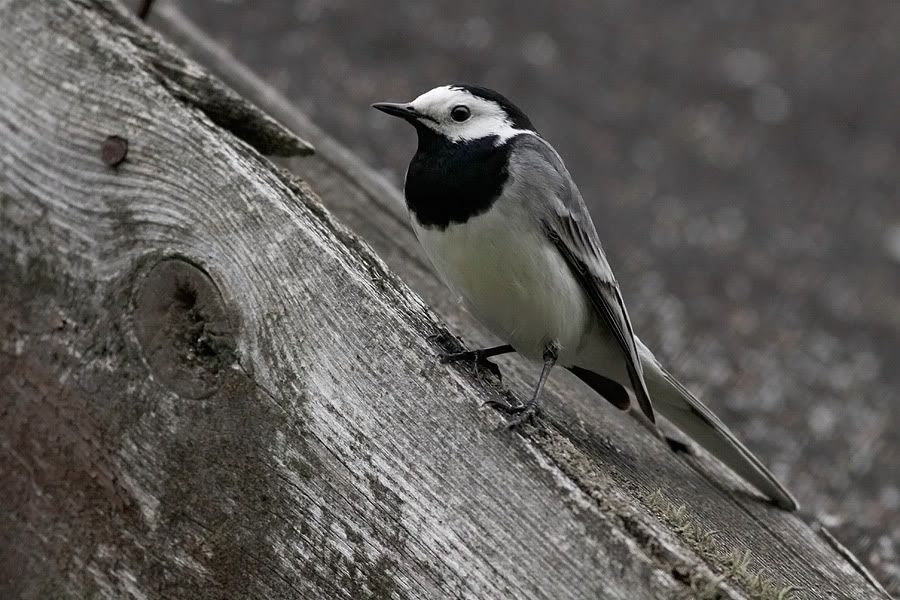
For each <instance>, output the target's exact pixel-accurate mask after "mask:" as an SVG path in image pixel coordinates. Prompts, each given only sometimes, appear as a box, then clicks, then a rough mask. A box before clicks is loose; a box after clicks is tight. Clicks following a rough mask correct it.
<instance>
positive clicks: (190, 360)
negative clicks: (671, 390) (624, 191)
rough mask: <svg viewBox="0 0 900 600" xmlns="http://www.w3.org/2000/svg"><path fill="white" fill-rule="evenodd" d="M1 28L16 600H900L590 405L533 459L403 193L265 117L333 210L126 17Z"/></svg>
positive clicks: (560, 414) (564, 412)
mask: <svg viewBox="0 0 900 600" xmlns="http://www.w3.org/2000/svg"><path fill="white" fill-rule="evenodd" d="M170 11H171V7H165V6H160V7H157V9H155V11H154V14H156V15H157V16H158V17H160V18H173V19H175V20H176V21H177V20H178V19H177V18H175V17H174V16H173V13H172V12H170ZM165 15H168V17H165ZM0 22H2V23H4V27H3V28H0V161H2V162H0V290H2V294H0V330H2V331H3V337H2V338H0V415H2V419H0V506H3V507H4V510H3V512H2V513H0V539H2V540H3V543H2V544H0V596H2V597H41V598H55V597H79V598H80V597H91V596H95V597H110V598H120V597H137V598H157V597H159V598H171V597H185V596H191V597H201V598H205V597H229V598H237V597H260V598H287V597H304V598H306V597H308V598H322V597H325V598H445V597H462V598H507V597H510V598H512V597H514V598H594V597H600V598H671V597H678V596H690V595H696V596H700V597H724V598H744V597H767V598H768V597H771V598H774V597H778V594H779V593H785V594H786V593H788V592H790V593H792V594H793V595H794V596H795V597H811V598H812V597H815V598H823V597H834V598H838V597H853V598H870V597H872V598H877V597H884V594H883V593H882V592H881V591H879V589H878V587H877V585H876V584H874V583H873V582H872V581H870V580H869V579H868V578H867V577H866V576H865V575H866V574H865V572H864V571H862V570H860V568H858V566H855V565H854V562H853V561H852V560H850V558H849V557H847V556H842V555H841V554H840V553H838V552H837V551H836V546H835V545H834V544H833V543H830V542H829V541H828V540H827V538H826V537H824V536H823V534H821V532H820V530H819V529H818V528H817V526H816V525H815V524H813V525H809V524H807V523H805V522H804V521H803V520H801V519H799V518H798V517H797V516H794V515H787V514H784V513H781V512H779V511H777V510H775V509H773V508H771V507H769V506H767V505H765V504H764V503H762V502H760V500H759V499H758V498H756V497H754V496H753V495H752V494H751V493H750V492H749V491H748V490H746V488H742V487H741V484H740V483H739V482H737V481H735V480H734V479H730V478H729V476H728V474H727V472H725V471H724V470H722V469H720V468H719V467H717V465H716V464H715V463H714V462H712V461H711V460H708V459H707V458H705V457H703V456H700V457H699V458H698V459H696V460H694V459H683V458H679V457H677V456H675V455H673V454H671V453H670V452H668V450H667V449H666V447H665V445H664V444H662V443H660V442H658V441H657V440H655V439H654V438H652V437H651V436H649V435H647V434H646V432H644V431H643V430H642V429H641V428H639V427H636V426H635V425H634V424H633V423H631V422H630V421H629V420H627V419H623V418H622V417H621V415H618V414H616V413H615V412H612V411H608V410H605V409H603V408H601V405H600V404H599V403H598V402H597V401H596V399H595V398H592V397H591V396H590V395H588V394H587V393H585V392H584V390H577V391H572V390H573V389H574V388H572V387H570V384H571V382H564V384H563V385H560V386H558V388H557V389H558V391H559V392H560V394H557V395H556V396H555V397H554V398H553V399H552V400H551V414H550V418H549V420H548V423H547V425H546V426H545V427H543V428H540V429H527V430H526V431H525V432H524V434H522V435H520V434H510V433H508V432H505V431H503V430H502V428H501V427H500V425H501V424H502V419H501V418H500V416H499V415H498V414H497V413H495V412H494V411H492V410H490V409H487V408H483V407H482V406H481V404H482V402H483V401H484V400H486V399H491V398H500V397H503V395H504V394H505V391H504V390H503V388H502V387H501V386H500V385H499V383H498V382H497V381H495V380H492V379H487V380H484V381H479V380H477V379H475V378H473V377H472V376H471V375H470V374H469V373H468V372H466V371H465V370H464V369H463V368H461V367H460V368H457V367H448V366H445V365H441V364H440V363H439V362H438V361H437V360H436V359H435V354H436V352H438V351H439V350H440V349H441V348H442V347H445V346H446V345H447V344H449V343H450V342H449V341H448V340H449V338H448V337H447V330H446V328H445V327H444V326H443V324H442V323H441V321H439V320H438V319H437V318H436V317H435V316H434V314H433V313H432V312H431V310H430V309H429V308H428V307H427V306H426V305H425V304H424V303H423V302H422V301H421V300H420V298H419V296H417V295H416V294H414V293H413V292H411V291H410V290H409V289H408V288H407V287H406V285H405V283H404V280H406V281H411V282H413V283H415V284H416V286H417V288H419V289H422V290H425V291H426V292H428V291H429V290H431V292H429V293H430V294H431V295H432V297H435V298H438V299H442V298H445V297H446V295H445V294H444V295H443V296H442V295H441V293H440V292H439V291H438V290H439V288H438V286H437V285H436V283H435V281H434V279H433V277H431V275H430V271H429V270H428V269H427V267H426V266H425V265H424V263H423V262H422V261H421V259H420V258H418V254H417V252H416V250H415V246H414V245H413V243H412V239H411V237H410V234H409V232H408V231H407V230H406V228H405V227H404V226H403V225H402V222H403V221H402V220H401V211H400V207H399V206H395V204H394V203H396V202H397V194H396V190H391V189H390V188H389V187H387V186H385V185H384V184H383V182H381V181H379V180H378V179H377V178H376V177H373V176H372V175H371V173H369V172H368V171H367V170H366V169H365V167H363V166H362V165H360V164H359V163H358V161H356V160H355V159H354V158H353V157H352V155H350V154H349V153H347V152H346V151H345V150H343V149H341V148H340V147H339V146H337V145H336V144H334V143H333V142H331V141H330V140H328V139H327V136H324V134H322V135H321V136H319V137H316V136H317V135H319V133H316V131H317V130H315V129H313V128H309V129H308V130H304V129H303V128H302V127H299V126H298V123H299V121H300V120H302V117H301V116H299V115H297V114H296V113H293V112H291V111H286V112H283V113H282V112H280V111H273V110H271V107H270V106H268V105H267V104H268V102H274V103H275V104H278V103H281V104H283V101H281V100H280V99H279V98H277V97H275V96H272V95H271V94H270V93H269V92H268V91H267V90H266V89H265V88H264V87H262V86H256V89H255V91H254V90H253V89H252V88H254V86H250V87H249V88H243V87H242V86H241V85H235V87H237V88H238V89H239V91H240V92H242V93H244V94H246V95H248V96H252V98H251V100H254V101H255V103H256V104H257V105H260V106H264V107H265V108H267V109H269V110H268V112H273V113H275V116H276V119H277V121H280V122H283V123H285V124H286V125H288V127H289V128H290V129H292V130H294V131H295V132H298V133H300V134H301V135H303V136H304V137H305V138H306V139H309V140H310V141H311V142H312V143H313V144H314V145H315V146H316V147H317V150H318V151H319V154H317V155H315V157H307V158H302V159H301V158H298V159H296V160H291V161H290V162H289V163H288V164H289V165H290V166H291V167H292V168H293V169H295V172H296V173H299V174H301V175H302V177H303V178H304V180H301V179H298V178H297V177H295V176H293V175H290V174H289V173H287V172H285V171H283V170H280V169H277V168H275V167H274V166H273V165H272V164H271V163H270V162H269V161H268V160H266V159H265V158H263V156H262V155H261V153H270V154H292V153H298V152H308V151H309V149H310V145H309V144H308V143H307V142H304V141H302V140H300V138H298V137H297V136H296V135H295V134H293V133H291V132H290V131H288V130H286V129H284V128H282V127H281V126H280V125H278V123H277V122H276V120H273V119H271V118H270V117H268V116H267V115H266V114H265V113H264V112H262V111H260V110H259V109H257V108H255V107H254V106H253V105H252V104H250V102H247V101H245V100H244V99H243V98H241V97H240V96H238V95H237V94H235V93H233V92H231V91H230V90H228V89H227V88H225V87H224V86H222V85H221V84H219V83H218V81H217V80H216V79H215V78H214V77H211V76H209V75H208V74H207V72H206V70H205V69H203V68H201V67H199V66H198V65H197V64H195V63H193V62H191V61H189V60H187V59H185V58H183V57H182V56H181V55H180V54H179V52H178V51H176V50H175V49H174V48H172V47H171V46H170V45H168V44H166V43H164V42H162V41H161V40H160V39H159V38H158V37H157V36H156V35H155V34H153V33H152V32H151V31H149V30H148V29H146V28H145V27H144V26H143V25H142V24H141V23H140V22H139V21H138V20H136V19H135V18H134V17H133V16H132V15H131V14H129V13H128V12H126V11H125V10H124V9H122V8H121V7H120V6H119V5H118V4H115V3H113V2H110V1H108V0H60V1H58V2H52V3H49V2H48V3H39V2H30V1H27V0H0ZM181 24H182V25H184V22H183V21H181ZM173 30H174V28H173ZM188 45H189V46H191V47H192V49H194V50H198V49H199V50H202V48H203V47H204V45H205V47H206V48H207V49H209V48H212V49H213V50H215V48H214V47H212V46H211V45H210V44H209V43H208V40H203V39H202V38H195V39H194V43H192V44H188ZM204 62H205V61H204ZM214 66H215V69H214V70H217V71H219V70H221V71H225V72H226V74H227V71H228V70H229V69H230V70H231V71H232V72H233V73H241V72H242V71H241V70H240V68H239V67H237V66H236V65H234V64H233V63H231V62H230V61H228V60H226V59H224V58H223V60H222V61H220V64H217V65H214ZM243 75H244V76H248V77H249V74H247V73H246V72H243ZM248 81H250V82H251V83H253V81H252V78H251V79H249V80H244V81H238V80H237V79H236V80H234V81H231V83H232V84H241V83H244V84H246V83H247V82H248ZM256 83H258V82H256ZM254 85H255V84H254ZM248 89H250V92H253V93H250V92H248ZM267 98H268V100H267ZM361 110H365V107H361ZM313 190H315V192H314V191H313ZM316 192H318V193H320V194H322V196H323V197H324V198H326V200H327V203H328V206H329V207H330V208H332V209H336V210H337V211H338V212H339V213H340V215H341V218H342V219H345V220H346V221H347V222H349V223H352V224H353V225H354V226H355V227H356V228H357V229H359V230H365V231H367V239H368V240H369V241H370V242H371V243H373V245H375V247H376V248H377V249H378V250H379V252H380V253H381V254H382V255H383V256H385V257H387V258H388V259H389V261H390V263H391V264H392V265H395V266H397V267H399V268H401V269H403V272H402V275H403V280H401V278H399V277H398V276H397V275H395V274H394V273H393V272H392V271H391V270H390V269H389V268H388V267H386V265H385V263H384V262H382V260H381V259H379V258H378V257H377V256H376V255H375V254H374V253H373V252H372V251H371V250H370V248H369V246H368V245H367V244H366V243H364V242H362V241H361V240H360V239H359V238H358V237H357V236H356V235H354V234H353V233H351V232H350V231H349V230H348V229H347V228H346V227H345V226H344V225H343V224H341V223H339V222H338V221H337V220H336V219H335V218H334V217H333V216H332V215H331V213H330V212H329V211H328V210H327V209H326V208H324V207H323V205H322V203H321V202H320V200H319V197H318V196H317V195H316ZM436 305H437V306H439V307H440V308H441V310H442V312H443V314H445V315H448V316H449V317H450V318H452V319H453V321H454V325H455V326H459V327H460V328H461V330H462V331H465V332H466V333H468V332H469V331H473V332H474V331H475V329H474V328H472V326H471V324H466V322H465V321H464V320H463V318H462V317H461V316H460V315H459V313H458V312H456V311H455V309H453V308H452V307H450V306H448V303H446V301H443V302H440V303H436ZM508 372H509V373H510V375H511V377H510V379H512V381H513V382H514V386H515V385H516V382H518V381H523V377H525V373H526V371H525V370H524V368H523V367H522V365H518V364H514V365H511V366H510V368H509V369H508ZM736 488H737V489H743V490H744V491H743V492H740V491H738V492H736V491H735V489H736ZM682 505H685V506H686V507H687V508H682ZM760 572H763V575H762V576H761V577H757V574H759V573H760ZM791 590H793V591H791Z"/></svg>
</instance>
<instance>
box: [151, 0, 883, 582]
mask: <svg viewBox="0 0 900 600" xmlns="http://www.w3.org/2000/svg"><path fill="white" fill-rule="evenodd" d="M155 22H156V24H157V26H158V27H159V28H160V29H162V30H163V31H164V32H165V33H166V34H167V35H169V36H171V37H172V38H173V39H175V40H177V41H178V43H179V45H180V46H181V47H182V48H184V49H185V50H186V51H188V52H189V53H191V54H192V55H194V56H195V57H196V58H197V59H198V60H199V61H201V62H203V63H204V64H207V65H209V66H210V68H212V69H213V70H214V71H215V72H217V73H218V74H219V75H220V76H221V77H222V78H223V79H224V80H226V81H227V82H228V83H229V84H230V85H232V86H233V87H235V88H236V89H237V90H239V91H240V92H241V93H242V94H243V95H245V96H247V97H248V98H252V99H253V100H254V101H256V102H257V103H259V104H260V105H261V106H263V107H264V108H265V109H266V110H267V111H268V112H269V113H270V114H273V115H277V117H278V119H279V120H281V121H282V122H283V123H286V124H287V125H288V126H289V127H290V128H291V129H292V130H294V131H297V132H299V133H301V134H302V135H304V136H305V137H306V138H307V139H310V140H312V142H313V143H315V145H316V147H317V149H318V151H317V153H316V155H315V156H312V157H308V158H303V159H297V160H291V161H287V162H286V163H285V164H286V166H288V167H289V168H290V169H291V170H292V171H294V172H296V173H298V174H301V175H302V176H303V177H304V178H305V179H306V180H308V181H310V182H311V183H312V184H313V186H314V187H315V189H317V190H318V191H319V193H320V196H321V197H322V199H323V202H324V203H325V204H326V205H327V206H328V208H329V209H330V210H331V211H332V212H334V213H335V214H336V215H337V216H339V217H340V218H341V220H342V221H343V222H345V223H347V224H349V225H350V226H351V227H352V229H353V230H354V231H356V232H357V233H359V234H360V235H362V236H363V237H364V238H365V239H366V241H367V242H369V243H370V244H371V245H372V247H373V248H374V249H375V250H376V251H377V252H378V253H379V255H380V256H381V257H382V258H383V259H384V260H385V261H386V262H387V263H388V265H389V266H390V267H391V269H392V270H394V271H395V272H397V273H399V274H400V275H401V276H402V278H403V280H404V281H405V282H407V283H409V284H410V285H412V286H413V287H414V288H415V289H416V291H418V292H419V293H420V294H421V295H422V296H423V297H424V298H425V299H426V301H427V302H428V304H429V305H430V306H433V307H436V309H437V311H438V312H439V313H440V314H441V316H442V317H443V318H444V319H446V320H447V321H448V322H449V323H451V324H452V327H453V330H454V331H457V332H461V333H462V334H463V335H464V336H465V337H466V339H468V340H472V343H473V345H476V346H477V345H482V344H483V345H488V344H489V343H492V342H494V341H495V340H491V339H489V338H486V337H485V332H484V329H483V328H482V327H480V326H479V325H478V324H477V323H475V322H474V321H473V320H472V319H471V317H470V316H469V315H467V314H466V313H465V312H464V311H463V310H461V308H460V307H459V305H458V304H456V303H454V302H452V301H451V298H450V296H449V295H448V294H447V293H446V290H445V288H444V286H443V285H442V283H441V282H440V281H439V280H438V279H437V277H436V276H435V275H434V273H433V271H432V270H431V269H430V268H429V266H428V265H427V261H426V260H425V258H424V256H423V255H422V253H421V251H420V249H419V246H418V243H417V242H416V240H415V239H414V237H413V236H412V233H411V231H410V229H409V228H408V226H407V217H406V212H405V207H404V206H403V204H404V202H403V199H402V195H401V193H400V192H399V191H398V190H397V189H396V188H393V187H392V186H391V185H390V184H388V183H387V182H386V181H385V180H384V179H383V178H382V177H381V176H379V175H378V174H377V173H375V172H373V171H372V170H371V169H369V168H367V167H366V166H365V164H364V163H362V161H360V160H359V159H358V158H356V157H355V156H353V154H352V153H351V152H349V151H348V150H347V149H346V148H343V147H342V146H341V145H340V144H339V143H337V142H336V141H335V140H333V139H332V138H331V137H330V136H329V135H328V134H327V133H325V132H323V131H322V130H321V129H320V128H318V127H317V126H316V125H315V123H313V122H312V121H311V120H310V119H309V118H308V117H306V116H305V115H304V114H303V113H302V112H301V111H299V110H298V109H297V108H296V107H294V106H292V105H290V103H289V102H287V101H286V100H285V99H284V98H283V97H282V96H281V95H280V94H278V92H276V91H275V90H273V89H272V88H271V87H269V86H268V85H266V84H265V83H264V82H262V81H260V80H259V78H257V77H256V76H254V75H253V74H252V73H250V72H249V71H247V70H246V69H245V68H244V67H242V66H241V65H240V64H239V63H237V62H236V61H234V59H233V58H232V57H230V56H229V55H228V53H227V52H226V51H224V50H223V49H222V48H220V47H218V46H217V45H216V44H215V43H214V42H212V41H211V40H210V39H209V38H207V37H206V36H205V35H204V34H203V33H202V32H200V31H199V30H198V29H197V28H195V27H194V26H193V25H192V24H191V23H190V21H189V20H188V19H186V18H185V17H184V16H183V15H182V14H181V13H180V12H179V11H178V10H177V9H176V8H174V7H173V6H172V5H171V4H170V3H168V2H165V1H163V3H162V4H161V5H160V10H159V12H158V17H157V19H156V20H155ZM500 360H501V361H502V362H503V363H504V374H505V380H506V382H507V383H509V384H511V385H512V387H513V388H514V389H517V390H520V391H522V392H523V393H525V394H527V393H528V392H529V391H530V389H531V387H530V386H531V385H533V381H534V378H535V377H536V372H535V367H534V365H530V364H527V363H523V362H522V361H517V360H512V361H510V360H506V359H500ZM557 377H558V375H557ZM560 379H562V381H559V380H557V381H556V386H555V388H556V394H555V395H554V398H553V400H551V401H550V403H551V404H554V405H555V406H554V408H556V409H558V410H559V412H560V413H561V414H560V415H559V416H558V418H557V420H556V425H557V426H559V427H560V429H561V430H562V431H564V432H565V433H566V435H568V436H570V437H572V438H573V439H581V438H583V437H584V436H585V434H586V433H587V435H588V436H591V435H596V434H597V432H604V433H608V434H609V435H607V436H601V440H603V441H604V442H607V443H608V442H610V441H611V440H614V439H621V438H620V437H619V436H621V435H625V436H626V437H631V436H632V435H633V434H634V433H635V432H638V433H639V432H640V430H639V429H638V430H631V431H624V432H623V431H621V430H616V431H611V427H615V426H616V425H618V424H619V423H618V422H615V423H611V422H610V421H609V420H608V419H607V418H606V417H608V416H609V415H602V414H601V415H600V416H599V418H598V410H597V409H598V407H597V405H596V398H595V397H594V396H593V395H591V394H590V393H588V394H585V390H584V388H582V387H581V386H580V384H579V383H577V382H574V381H572V380H571V379H566V378H565V377H563V378H560ZM551 393H552V392H551ZM604 408H605V407H604ZM601 410H602V409H601ZM551 412H553V411H552V409H551ZM607 412H609V411H608V409H607ZM618 416H619V415H615V416H614V417H613V418H614V419H617V418H618ZM572 424H575V425H574V426H573V425H572ZM639 436H640V433H639ZM594 443H597V442H596V441H595V442H594ZM600 443H603V442H600ZM650 451H651V452H659V451H660V448H658V447H652V448H651V450H650ZM662 452H663V453H665V450H664V449H663V450H662ZM665 458H671V457H670V456H667V457H664V459H665ZM554 460H557V464H566V456H562V457H559V456H557V457H556V458H555V459H554ZM612 468H613V471H614V472H617V471H618V470H619V468H618V467H616V466H613V467H612ZM566 471H567V472H575V473H577V472H578V468H577V466H574V465H571V464H569V465H567V468H566ZM717 472H718V475H713V477H720V478H722V479H725V478H727V477H728V474H725V473H721V469H719V468H718V466H717V465H715V464H713V463H711V462H709V461H705V462H704V464H703V473H711V474H715V473H717ZM703 473H697V472H694V473H690V474H686V473H685V472H684V471H682V470H670V469H666V470H664V471H662V472H660V471H658V470H655V469H654V470H651V471H650V472H649V473H647V472H641V471H640V470H638V471H635V472H632V473H629V477H631V478H632V479H630V480H628V481H625V482H624V485H626V486H634V485H635V482H642V483H643V484H644V486H646V487H645V488H644V489H647V490H653V489H654V486H656V487H655V489H666V490H669V491H670V492H671V493H673V494H675V495H676V496H677V499H675V500H674V502H676V503H677V505H678V506H680V505H682V504H684V505H686V506H692V507H695V511H693V512H690V511H689V512H688V513H687V514H686V515H685V516H686V518H687V519H689V526H693V527H694V528H695V529H697V530H707V531H710V530H718V531H727V532H731V535H730V539H729V541H728V544H730V547H731V548H734V547H736V546H734V544H737V546H738V547H740V546H741V544H742V543H743V542H742V540H745V539H753V540H755V542H756V543H757V546H756V548H755V549H754V553H757V552H760V553H761V555H762V556H767V558H766V559H764V560H763V563H765V562H766V561H768V560H771V561H772V563H774V564H776V565H782V566H783V567H784V571H785V572H788V573H790V572H794V573H798V572H802V571H803V570H804V569H809V568H821V567H816V566H815V565H817V564H818V562H817V561H818V560H821V557H822V556H828V555H829V554H830V551H831V550H836V551H838V552H839V553H840V554H844V555H845V556H847V560H848V561H850V562H852V563H853V568H854V569H858V570H859V571H860V572H862V573H863V574H864V576H865V577H866V578H868V579H871V576H870V575H869V574H868V573H867V572H866V570H865V568H864V567H862V566H861V565H859V564H858V561H856V560H855V559H854V558H853V557H852V555H850V554H849V553H848V552H847V551H846V550H845V549H843V548H842V547H841V546H840V544H839V543H838V542H837V541H836V540H834V539H833V537H832V536H831V535H830V534H829V533H828V532H827V531H826V530H825V528H824V527H823V526H822V525H821V524H820V523H818V522H817V521H816V520H815V519H814V518H811V517H810V516H808V515H805V516H804V517H803V518H804V519H806V520H807V521H809V523H810V525H809V526H807V525H806V524H805V523H802V522H799V521H798V520H797V519H788V520H786V521H781V522H778V523H770V522H769V521H770V520H771V518H772V515H771V514H770V512H769V511H760V510H758V509H759V507H758V505H757V503H756V502H755V501H752V502H751V503H750V505H749V506H746V507H743V508H742V509H740V510H738V511H736V512H724V513H723V512H722V507H720V506H717V505H716V501H715V500H713V501H710V499H709V498H708V495H709V494H710V493H712V492H711V491H710V490H709V489H708V488H707V487H706V486H705V485H704V484H702V483H698V480H699V479H702V478H703V477H704V475H703ZM684 477H688V479H687V480H686V481H687V484H686V485H684V482H685V480H684V479H683V478H684ZM574 479H575V480H584V479H585V478H579V477H574ZM647 479H650V480H654V479H655V481H645V480H647ZM713 485H714V486H716V487H717V489H718V484H716V483H715V482H714V483H713ZM675 490H677V491H675ZM730 502H733V499H730V500H729V501H728V502H726V505H728V504H730ZM701 506H708V507H709V508H710V509H711V510H710V511H709V512H708V513H705V514H704V513H703V512H698V511H697V510H696V509H697V508H699V507H701ZM754 507H755V509H754ZM747 521H749V530H748V524H747ZM754 521H755V523H754ZM810 527H811V528H812V529H813V530H814V531H815V532H817V533H818V534H819V536H820V537H821V538H822V540H817V541H816V542H815V544H814V547H816V548H817V550H815V551H811V549H810V548H805V547H803V546H804V543H805V542H804V543H800V544H798V542H797V540H798V538H802V539H804V540H805V541H809V539H810V538H809V533H810V531H809V528H810ZM720 528H721V529H720ZM769 536H774V537H775V538H776V539H780V538H783V539H785V540H788V542H787V543H786V544H781V543H779V544H777V545H776V546H775V547H774V548H772V547H770V546H771V543H772V540H771V539H768V538H769ZM821 541H824V542H825V547H824V548H823V547H822V544H821ZM693 545H694V546H696V544H693ZM819 552H823V553H824V554H818V553H819ZM714 554H716V555H718V554H720V553H719V552H716V553H714ZM786 556H794V557H796V562H795V563H794V562H785V561H786ZM708 560H709V561H710V562H711V563H713V564H714V565H715V563H716V557H715V556H713V557H712V558H708ZM845 566H846V565H845ZM768 568H770V567H769V566H768V565H767V569H768ZM826 569H827V568H826ZM795 577H797V579H796V580H795V583H794V584H795V585H801V583H802V582H803V578H804V576H803V575H799V574H798V575H795ZM797 582H801V583H797ZM872 583H873V585H874V586H875V587H877V588H880V586H878V584H877V583H875V582H872ZM808 589H809V590H811V593H812V594H813V595H815V594H819V593H822V592H820V591H819V590H818V589H817V588H816V587H815V585H812V584H811V587H810V588H808ZM834 593H835V594H837V595H838V596H839V595H840V594H841V592H840V591H835V592H834ZM847 593H850V592H849V591H848V592H847Z"/></svg>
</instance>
